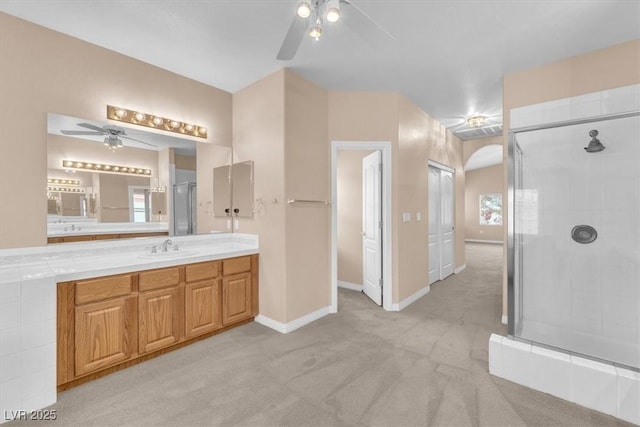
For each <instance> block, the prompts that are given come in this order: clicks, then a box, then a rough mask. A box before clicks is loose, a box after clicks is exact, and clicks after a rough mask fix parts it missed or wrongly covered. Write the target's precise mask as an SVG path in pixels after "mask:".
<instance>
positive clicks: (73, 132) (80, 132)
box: [60, 130, 104, 135]
mask: <svg viewBox="0 0 640 427" xmlns="http://www.w3.org/2000/svg"><path fill="white" fill-rule="evenodd" d="M60 133H61V134H63V135H104V132H89V131H86V130H61V131H60Z"/></svg>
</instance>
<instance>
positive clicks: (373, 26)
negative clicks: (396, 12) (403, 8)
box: [342, 0, 396, 49]
mask: <svg viewBox="0 0 640 427" xmlns="http://www.w3.org/2000/svg"><path fill="white" fill-rule="evenodd" d="M342 2H343V3H345V4H347V5H348V6H349V7H348V8H346V10H347V13H346V14H345V23H346V22H348V25H349V27H350V28H351V29H352V30H354V31H355V32H356V33H357V34H358V35H360V36H361V37H362V38H364V39H365V40H366V41H367V42H368V43H369V44H370V45H371V46H372V47H374V48H376V49H379V48H380V47H381V46H385V45H387V44H389V43H390V42H394V41H395V40H396V38H395V37H394V36H393V34H391V33H390V32H388V31H387V30H385V29H384V28H383V27H382V25H380V24H378V23H377V22H376V21H375V20H374V19H373V18H372V17H371V16H369V15H368V14H367V12H365V11H364V10H362V9H361V8H360V7H359V6H358V5H357V4H355V3H354V2H353V0H342Z"/></svg>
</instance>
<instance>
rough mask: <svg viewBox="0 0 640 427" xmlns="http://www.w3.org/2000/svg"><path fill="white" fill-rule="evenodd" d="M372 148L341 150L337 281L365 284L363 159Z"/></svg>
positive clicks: (338, 172)
mask: <svg viewBox="0 0 640 427" xmlns="http://www.w3.org/2000/svg"><path fill="white" fill-rule="evenodd" d="M371 153H373V151H368V150H353V151H351V150H340V151H338V165H337V168H336V174H337V180H338V194H337V197H338V206H336V211H337V217H338V218H337V221H338V224H337V227H338V280H340V281H343V282H348V283H352V284H355V285H362V283H363V282H362V235H361V234H360V233H361V232H362V159H363V158H364V157H366V156H368V155H369V154H371Z"/></svg>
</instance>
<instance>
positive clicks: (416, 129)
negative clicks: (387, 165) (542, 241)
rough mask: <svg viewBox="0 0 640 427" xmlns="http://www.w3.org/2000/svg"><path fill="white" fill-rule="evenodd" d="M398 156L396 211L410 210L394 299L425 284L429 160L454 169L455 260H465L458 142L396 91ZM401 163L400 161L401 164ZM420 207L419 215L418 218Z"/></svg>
mask: <svg viewBox="0 0 640 427" xmlns="http://www.w3.org/2000/svg"><path fill="white" fill-rule="evenodd" d="M398 107H399V108H398V116H399V124H398V148H399V152H398V156H396V160H395V161H394V167H395V170H396V171H397V174H395V173H394V179H395V181H396V185H395V186H394V187H395V188H394V189H395V190H396V191H397V193H398V208H399V212H410V213H411V221H410V222H406V223H404V222H400V217H399V216H398V217H396V220H397V221H398V229H399V235H398V237H399V245H398V256H399V263H398V267H399V273H400V275H399V279H400V282H399V285H400V286H399V287H398V288H399V289H398V290H399V296H398V298H397V300H396V301H397V302H400V301H402V300H404V299H405V298H408V297H410V296H411V295H413V294H414V293H416V292H418V291H419V290H420V289H422V288H424V287H425V286H426V285H427V284H428V277H429V265H428V259H429V247H428V246H429V245H428V237H429V218H428V213H429V209H428V201H429V194H428V187H427V184H428V162H429V160H433V161H436V162H438V163H440V164H443V165H446V166H449V167H451V168H454V169H455V230H456V232H455V266H456V267H460V266H462V265H464V264H465V249H464V185H465V184H464V183H465V174H464V170H463V164H462V142H461V141H460V139H458V138H457V137H455V136H454V135H453V134H452V133H451V132H450V131H448V130H446V129H445V128H444V127H443V126H442V125H440V123H438V122H437V121H436V120H434V119H433V118H432V117H430V116H429V115H428V114H427V113H425V112H424V111H422V110H421V109H420V108H418V107H417V106H416V105H414V104H413V103H411V102H410V101H409V100H408V99H406V98H405V97H403V96H399V103H398ZM396 162H397V166H396V164H395V163H396ZM400 165H401V167H400ZM417 212H420V213H421V215H422V221H417V219H416V213H417Z"/></svg>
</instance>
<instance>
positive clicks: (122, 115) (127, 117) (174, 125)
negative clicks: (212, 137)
mask: <svg viewBox="0 0 640 427" xmlns="http://www.w3.org/2000/svg"><path fill="white" fill-rule="evenodd" d="M107 118H108V119H111V120H117V121H119V122H125V123H131V124H132V125H139V126H146V127H149V128H154V129H160V130H166V131H168V132H175V133H180V134H183V135H190V136H197V137H199V138H204V139H206V138H207V129H206V128H205V127H204V126H198V125H192V124H190V123H183V122H180V121H178V120H173V119H167V118H166V117H160V116H156V115H153V114H147V113H141V112H140V111H133V110H127V109H126V108H120V107H114V106H113V105H107Z"/></svg>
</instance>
